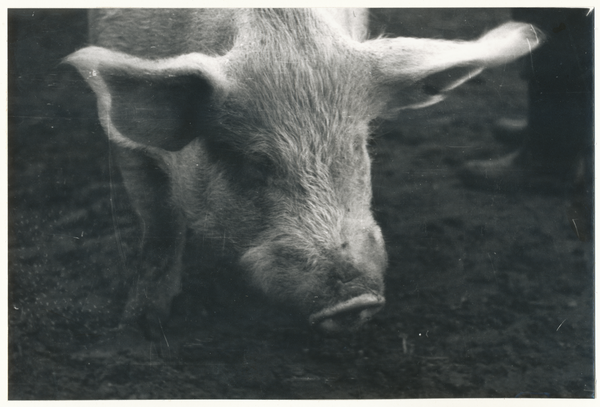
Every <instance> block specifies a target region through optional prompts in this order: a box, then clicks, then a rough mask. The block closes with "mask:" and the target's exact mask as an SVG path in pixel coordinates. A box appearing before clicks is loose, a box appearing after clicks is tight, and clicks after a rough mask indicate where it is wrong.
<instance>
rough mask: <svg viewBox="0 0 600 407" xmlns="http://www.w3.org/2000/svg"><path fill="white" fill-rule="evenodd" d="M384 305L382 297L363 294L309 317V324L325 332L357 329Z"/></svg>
mask: <svg viewBox="0 0 600 407" xmlns="http://www.w3.org/2000/svg"><path fill="white" fill-rule="evenodd" d="M384 304H385V300H384V299H383V297H379V296H375V295H373V294H363V295H360V296H358V297H355V298H352V299H350V300H348V301H344V302H343V303H341V304H337V305H334V306H333V307H329V308H327V309H325V310H323V311H321V312H318V313H315V314H313V315H311V316H310V318H309V322H310V323H311V324H312V325H316V326H318V327H319V328H320V329H322V330H323V331H325V332H328V333H335V332H342V331H352V330H355V329H358V328H359V327H360V326H361V325H362V324H363V323H365V322H366V321H368V320H369V319H371V317H372V316H373V315H374V314H376V313H377V312H378V311H379V310H380V309H381V308H382V307H383V305H384Z"/></svg>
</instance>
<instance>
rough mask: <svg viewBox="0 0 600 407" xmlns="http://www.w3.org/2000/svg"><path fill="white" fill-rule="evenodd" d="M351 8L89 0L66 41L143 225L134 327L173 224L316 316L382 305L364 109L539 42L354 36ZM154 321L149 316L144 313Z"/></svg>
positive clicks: (170, 291) (170, 274) (165, 279)
mask: <svg viewBox="0 0 600 407" xmlns="http://www.w3.org/2000/svg"><path fill="white" fill-rule="evenodd" d="M366 17H367V13H366V12H365V11H364V10H358V9H356V10H346V11H344V10H326V9H321V10H298V9H283V10H148V9H138V10H125V9H121V10H96V11H94V12H92V13H91V15H90V27H91V29H90V33H91V41H92V42H93V43H94V44H95V45H94V46H90V47H88V48H85V49H82V50H80V51H78V52H76V53H74V54H72V55H70V56H69V57H68V58H67V59H66V61H67V62H68V63H70V64H72V65H74V66H75V67H76V68H77V69H78V70H79V72H80V73H81V75H83V77H84V78H85V80H86V81H87V82H88V83H89V85H90V86H91V88H92V89H93V90H94V92H95V93H96V95H97V99H98V111H99V118H100V121H101V123H102V126H103V127H104V130H105V131H106V133H107V135H108V137H109V139H110V140H111V141H112V142H113V144H114V146H115V151H116V155H117V158H118V161H119V165H120V168H121V172H122V174H123V178H124V182H125V185H126V187H127V190H128V192H129V195H130V198H131V201H132V203H133V205H134V207H135V209H136V210H137V212H138V214H139V216H140V218H141V222H142V225H143V236H142V249H141V254H140V264H139V269H138V270H137V272H138V274H139V278H138V280H137V283H136V284H135V286H134V287H133V288H132V289H131V293H130V297H129V300H128V303H127V306H126V309H125V313H124V319H125V321H127V322H134V321H138V322H142V323H143V324H144V325H145V326H146V328H148V327H152V326H153V325H156V324H157V323H158V324H160V323H161V321H164V320H165V319H166V318H167V317H168V314H169V312H170V304H171V300H172V299H173V297H174V296H175V295H177V293H179V292H180V290H181V287H180V285H181V268H182V264H181V257H182V249H183V247H184V244H185V239H186V230H187V229H188V228H191V229H192V230H194V231H195V232H197V233H199V234H202V235H203V236H204V237H205V238H206V239H215V240H217V241H219V242H223V244H225V245H227V247H228V248H229V249H231V251H233V253H236V256H237V257H238V258H239V264H240V265H241V266H242V269H243V270H244V271H245V273H246V275H247V278H248V279H249V281H250V282H251V284H252V285H253V286H255V287H257V288H258V289H259V290H261V291H262V292H264V294H265V295H266V296H267V297H269V298H271V299H272V300H274V301H276V302H279V303H282V304H287V305H290V306H292V307H294V308H295V309H297V310H298V311H299V312H300V313H301V314H303V315H305V316H306V317H307V319H308V321H309V322H310V323H311V324H313V325H315V326H317V327H319V328H321V329H323V330H325V331H328V332H333V331H341V330H347V329H355V328H357V327H358V326H360V325H361V324H362V323H363V322H364V321H366V320H368V319H369V318H370V317H371V316H372V315H373V314H374V313H375V312H377V311H378V310H379V309H380V308H381V307H382V306H383V305H384V302H385V300H384V271H385V268H386V261H387V257H386V251H385V247H384V240H383V237H382V234H381V230H380V228H379V227H378V226H377V224H376V223H375V221H374V219H373V215H372V213H371V179H370V166H371V162H370V158H369V154H368V151H367V141H368V137H369V123H370V122H371V121H372V120H373V119H374V118H377V117H381V116H390V115H393V114H395V112H396V111H398V110H401V109H406V108H420V107H424V106H427V105H429V104H432V103H435V102H438V101H440V100H441V99H443V97H444V96H445V93H446V92H447V91H449V90H451V89H452V88H454V87H456V86H458V85H460V84H461V83H463V82H464V81H466V80H467V79H468V78H470V77H473V76H475V75H476V74H478V73H479V72H481V70H483V69H484V68H486V67H489V66H494V65H499V64H504V63H507V62H509V61H511V60H513V59H515V58H517V57H519V56H521V55H523V54H526V53H528V52H530V51H531V50H532V49H533V48H535V47H536V46H537V45H538V44H539V42H540V38H539V37H540V34H539V33H538V32H536V31H535V29H533V28H532V27H531V26H529V25H525V24H518V23H507V24H505V25H503V26H501V27H499V28H497V29H495V30H493V31H491V32H489V33H487V34H486V35H484V36H483V37H481V38H480V39H479V40H476V41H472V42H458V41H444V40H432V39H416V38H394V39H385V38H381V39H375V40H369V41H364V40H365V36H366V28H367V19H366ZM148 329H150V331H152V328H148Z"/></svg>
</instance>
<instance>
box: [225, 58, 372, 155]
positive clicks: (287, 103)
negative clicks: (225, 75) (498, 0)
mask: <svg viewBox="0 0 600 407" xmlns="http://www.w3.org/2000/svg"><path fill="white" fill-rule="evenodd" d="M328 59H329V60H324V61H315V60H307V59H295V58H287V60H286V59H284V58H282V57H279V58H276V59H274V60H273V61H272V62H271V61H270V60H267V62H268V63H267V64H259V63H258V62H257V61H252V62H251V63H247V64H245V66H244V68H243V69H240V72H241V74H240V75H238V78H237V80H236V81H235V84H236V85H235V86H234V88H233V89H232V90H231V93H230V95H229V98H228V100H227V101H226V102H225V104H224V109H223V112H222V113H223V116H222V123H224V124H226V125H229V126H230V127H231V128H234V129H235V130H239V129H243V130H242V131H234V132H233V133H235V134H246V135H247V134H248V133H250V134H254V135H255V136H256V137H261V135H262V137H264V138H266V139H267V140H277V139H278V138H280V137H286V136H287V137H290V138H291V139H294V138H296V139H297V143H295V144H302V143H308V144H310V143H317V145H320V146H323V143H324V142H327V143H329V145H331V146H335V145H337V144H353V143H363V142H364V141H365V140H366V136H367V134H368V126H367V124H368V122H369V121H370V120H371V119H372V118H373V117H375V116H376V112H377V102H376V98H375V97H374V95H373V90H372V89H371V88H370V86H369V76H370V73H369V71H368V68H367V67H365V66H361V65H360V64H355V65H354V66H352V64H349V63H348V60H349V58H343V59H341V60H333V61H332V59H333V58H331V56H329V58H328ZM291 139H290V140H291Z"/></svg>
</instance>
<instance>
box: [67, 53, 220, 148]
mask: <svg viewBox="0 0 600 407" xmlns="http://www.w3.org/2000/svg"><path fill="white" fill-rule="evenodd" d="M64 62H66V63H69V64H71V65H73V66H75V67H76V68H77V69H78V71H79V72H80V73H81V75H82V76H83V77H84V79H85V80H86V81H87V83H88V84H89V85H90V87H91V88H92V89H93V91H94V93H96V97H97V99H98V114H99V117H100V122H101V123H102V126H103V127H104V130H105V131H106V133H107V134H108V136H109V138H110V139H112V140H114V141H116V142H117V143H120V144H125V145H129V146H130V147H134V148H135V147H159V148H163V149H166V150H170V151H175V150H179V149H181V148H183V147H184V146H185V145H187V144H188V143H189V142H190V141H192V139H194V138H195V137H197V136H198V132H199V130H200V131H201V130H202V128H203V127H205V122H206V121H207V120H209V116H210V110H211V106H213V104H215V103H218V101H219V99H221V98H222V97H223V96H224V95H225V94H226V93H227V89H228V87H229V83H228V81H227V79H226V78H225V75H224V73H223V69H222V67H221V62H220V59H219V58H216V57H210V56H207V55H203V54H197V53H194V54H186V55H182V56H178V57H173V58H169V59H163V60H149V59H142V58H137V57H134V56H131V55H127V54H123V53H120V52H115V51H111V50H109V49H106V48H101V47H88V48H84V49H82V50H79V51H77V52H75V53H74V54H71V55H69V56H68V57H67V58H66V59H65V60H64Z"/></svg>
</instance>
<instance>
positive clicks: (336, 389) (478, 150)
mask: <svg viewBox="0 0 600 407" xmlns="http://www.w3.org/2000/svg"><path fill="white" fill-rule="evenodd" d="M372 14H373V15H372V17H373V18H372V21H373V23H372V26H371V31H372V33H373V34H374V35H378V34H380V33H382V32H386V33H389V34H390V35H391V36H395V35H405V36H415V37H438V38H448V39H473V38H476V37H478V36H479V35H480V34H481V33H482V32H484V31H486V30H489V29H491V28H493V27H494V26H496V25H498V24H500V23H501V22H503V21H506V20H508V19H509V17H510V13H509V11H508V10H506V9H502V10H485V9H474V10H463V9H442V10H435V9H434V10H432V9H428V10H412V9H395V10H374V11H373V12H372ZM8 22H9V47H8V51H9V78H8V79H9V99H8V100H9V112H8V123H9V139H8V148H9V188H8V198H9V296H8V300H9V304H8V306H9V349H8V352H9V398H10V399H107V398H124V399H127V398H255V399H256V398H291V399H300V398H425V397H586V398H589V397H593V395H594V371H593V357H594V347H593V346H594V342H593V340H594V327H593V312H594V311H593V310H594V275H593V250H592V249H593V244H592V242H586V243H584V242H581V241H579V240H578V239H577V236H576V234H575V232H574V231H573V230H572V229H571V227H570V224H569V218H568V216H567V210H568V208H569V207H570V205H571V204H572V200H573V198H572V196H571V195H570V194H569V193H568V192H566V193H554V194H537V193H531V192H528V191H519V190H516V191H512V192H511V193H503V192H501V191H496V192H494V191H492V192H489V191H480V190H476V189H467V188H466V187H465V186H464V185H463V184H462V183H461V182H460V180H459V178H458V177H457V170H458V169H459V168H460V167H461V165H463V164H464V163H465V162H466V161H467V160H471V159H488V158H497V157H500V156H502V155H503V154H505V153H507V152H508V150H507V148H506V147H504V146H503V145H501V144H499V143H498V142H497V141H495V139H494V138H493V137H492V134H491V127H492V124H493V122H494V120H496V119H497V118H499V117H502V116H515V115H523V114H524V112H525V111H526V109H527V106H526V96H525V95H526V84H525V82H524V81H523V80H522V79H521V77H520V75H519V72H520V68H519V63H514V64H511V65H507V66H503V67H499V68H496V69H492V70H488V71H486V72H484V73H483V74H482V75H480V76H479V77H477V78H475V79H474V80H472V81H470V82H468V83H467V84H465V85H463V86H462V87H460V88H458V89H456V90H455V91H454V92H453V94H452V95H451V96H450V97H449V98H448V99H447V100H446V101H444V102H442V103H440V104H438V105H436V106H433V107H430V108H427V109H423V110H418V111H407V113H406V114H405V115H404V116H402V117H401V118H400V119H399V120H398V121H396V122H384V123H381V125H380V127H379V128H378V131H377V135H376V137H375V140H374V145H373V162H374V164H373V185H374V209H375V212H376V218H377V220H378V222H379V223H380V225H381V226H382V229H383V233H384V236H385V240H386V242H387V248H388V253H389V256H390V267H389V270H388V272H387V277H386V282H387V285H386V299H387V304H386V307H385V309H384V310H383V311H381V312H380V313H379V314H377V316H376V317H375V318H374V320H373V321H371V322H370V323H369V324H368V325H367V326H366V327H365V328H364V329H363V330H361V331H360V332H358V333H355V334H352V335H347V336H345V337H342V338H327V337H321V336H320V335H318V334H317V333H314V332H311V331H310V330H309V329H308V328H307V327H306V326H303V325H298V324H297V322H296V321H295V320H293V319H292V318H290V317H289V316H288V315H287V314H286V313H284V312H281V311H279V310H278V307H274V306H272V304H269V303H268V302H267V301H265V300H264V299H263V298H262V297H260V296H255V295H254V294H253V293H251V292H245V291H244V288H243V287H239V286H237V285H236V284H233V283H231V281H229V279H230V278H231V277H229V276H230V274H229V273H227V272H226V271H227V270H229V269H230V268H231V267H230V266H229V265H228V264H223V263H219V262H217V261H216V260H214V259H211V258H209V257H208V254H202V255H198V254H197V253H196V252H197V251H196V250H191V251H190V252H191V253H192V254H190V253H188V255H187V263H188V265H189V267H188V268H189V271H190V272H189V273H187V274H186V276H185V280H184V287H185V289H184V293H183V294H182V295H181V296H180V297H179V298H178V299H177V301H176V303H175V305H174V317H173V320H172V321H171V323H170V325H169V326H168V327H165V339H166V340H168V343H169V346H168V347H166V342H165V343H161V344H151V343H146V342H140V343H137V344H135V346H129V348H128V347H127V346H124V343H123V342H122V341H121V342H120V341H118V340H116V339H114V338H115V336H114V332H115V331H114V328H115V327H116V325H117V324H118V320H119V315H120V312H121V309H122V306H123V304H124V301H125V294H126V291H127V287H128V284H129V282H130V272H129V269H130V266H131V264H132V259H133V258H134V255H135V249H136V247H137V242H136V238H135V237H136V232H137V224H136V222H135V218H134V217H133V215H132V212H131V210H130V208H129V207H128V205H127V201H126V197H125V195H124V190H123V187H122V185H121V183H120V178H119V175H118V172H117V171H114V168H113V167H112V165H111V158H110V154H109V148H108V141H107V138H106V136H105V135H104V133H103V131H102V129H101V128H100V125H99V123H98V120H97V113H96V108H95V99H94V96H93V94H92V92H91V91H90V90H89V89H88V88H87V86H86V85H85V83H84V82H83V80H82V79H81V78H80V77H79V76H78V74H77V73H76V72H75V70H74V69H73V68H71V67H68V66H64V65H61V64H60V60H61V58H63V57H65V56H66V55H68V54H69V53H71V52H73V51H75V50H76V49H78V48H80V47H82V46H85V45H86V30H87V26H86V14H85V12H84V11H80V10H9V13H8ZM111 169H112V170H111ZM111 198H112V199H111ZM200 262H201V263H202V267H203V269H205V270H206V269H209V270H210V271H209V272H208V275H209V276H210V278H208V279H204V280H202V279H199V278H197V274H194V270H195V269H196V268H198V267H199V266H198V263H200ZM222 276H228V277H222ZM132 348H137V351H132ZM159 354H160V356H159Z"/></svg>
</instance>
